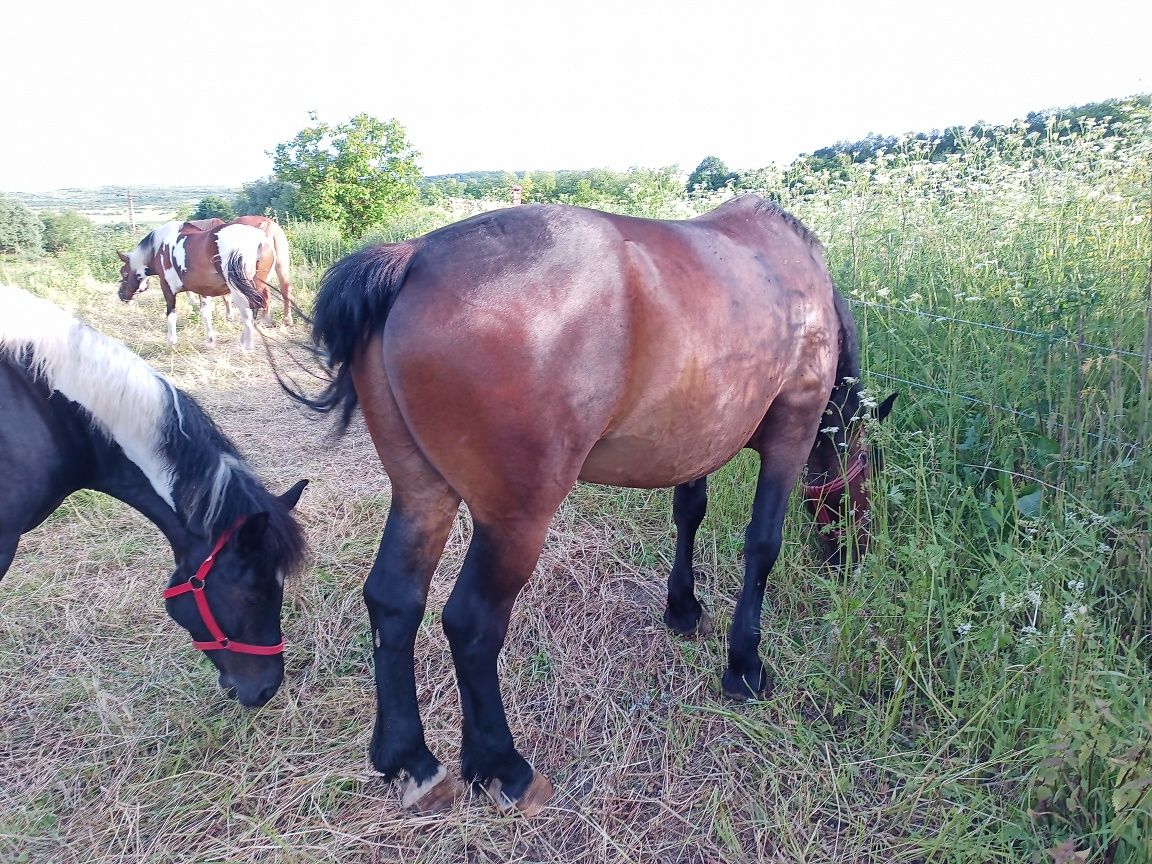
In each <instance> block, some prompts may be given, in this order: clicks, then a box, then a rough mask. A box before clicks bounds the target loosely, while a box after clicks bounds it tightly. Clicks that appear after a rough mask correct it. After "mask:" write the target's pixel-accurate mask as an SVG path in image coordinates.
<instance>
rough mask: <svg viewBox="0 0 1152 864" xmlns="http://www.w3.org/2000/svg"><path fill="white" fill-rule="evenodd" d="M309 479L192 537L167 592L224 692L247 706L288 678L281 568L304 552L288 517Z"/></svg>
mask: <svg viewBox="0 0 1152 864" xmlns="http://www.w3.org/2000/svg"><path fill="white" fill-rule="evenodd" d="M306 483H307V481H300V482H299V483H297V484H296V485H295V486H293V487H292V488H291V489H289V490H288V491H287V492H285V493H284V494H283V495H280V496H277V497H271V496H269V498H270V500H267V501H266V502H265V505H264V506H266V507H268V509H267V510H263V511H261V512H259V513H255V514H252V515H247V516H240V517H238V518H236V519H235V520H234V521H233V522H232V523H231V524H230V526H229V527H227V528H225V529H224V530H223V531H222V532H220V533H219V534H218V535H216V536H212V535H209V536H204V537H196V538H190V542H189V545H188V548H187V549H186V550H185V554H184V557H183V559H182V560H180V562H179V564H178V566H177V568H176V571H175V572H174V573H173V574H172V578H171V579H170V580H169V583H168V588H167V589H165V591H164V599H165V605H166V607H167V610H168V614H169V615H170V616H171V617H172V619H173V620H174V621H176V623H177V624H179V625H180V626H181V627H183V628H184V629H185V630H187V631H188V633H189V634H190V635H191V636H192V645H193V647H194V648H196V649H198V650H200V651H203V652H204V653H205V654H206V655H207V657H208V659H209V660H210V661H211V662H212V665H214V666H215V667H216V670H217V672H218V673H219V678H220V686H221V687H222V688H223V689H224V690H225V692H227V693H228V695H229V696H232V697H233V698H235V699H237V700H238V701H239V702H240V703H241V704H242V705H244V706H245V707H248V708H256V707H259V706H261V705H263V704H264V703H266V702H267V701H268V700H269V699H271V698H272V696H273V695H274V694H275V693H276V691H277V689H279V687H280V683H281V681H282V680H283V678H284V654H283V652H284V641H283V639H282V637H281V635H280V609H281V604H282V602H283V599H284V570H285V569H286V568H287V567H289V566H294V563H293V562H295V561H297V560H298V559H299V555H300V538H299V534H298V532H297V531H295V530H294V527H295V526H294V523H292V521H291V517H290V516H289V515H288V514H289V512H290V511H291V510H292V509H293V508H294V507H295V506H296V502H297V501H298V500H299V498H300V493H301V492H302V491H303V490H304V486H305V485H306Z"/></svg>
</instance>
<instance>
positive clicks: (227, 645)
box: [164, 516, 284, 654]
mask: <svg viewBox="0 0 1152 864" xmlns="http://www.w3.org/2000/svg"><path fill="white" fill-rule="evenodd" d="M244 518H245V517H243V516H241V517H240V518H239V519H237V520H236V524H235V525H233V526H232V527H231V528H229V529H228V530H227V531H225V532H224V533H223V534H221V535H220V539H219V540H217V541H216V545H215V546H214V547H212V552H211V553H210V554H209V555H208V557H207V558H205V559H204V563H203V564H201V565H200V568H199V569H198V570H197V571H196V575H195V576H193V577H191V578H190V579H189V580H188V581H187V582H185V583H184V584H183V585H174V586H172V587H171V588H165V589H164V599H165V600H171V599H172V598H173V597H179V596H180V595H181V594H187V593H188V592H189V591H191V592H192V597H193V599H195V601H196V608H198V609H199V610H200V618H201V620H202V621H203V622H204V626H205V627H207V628H208V632H209V633H211V634H212V636H213V638H214V639H215V641H214V642H197V641H196V640H195V639H193V640H192V647H193V648H195V649H196V650H197V651H219V650H221V649H223V650H225V651H234V652H236V653H237V654H280V653H283V651H284V640H283V639H281V640H280V641H279V643H277V644H276V645H248V644H247V643H245V642H234V641H233V640H231V639H229V638H228V637H227V636H225V635H224V631H223V630H221V629H220V625H219V624H217V623H216V618H215V616H214V615H213V614H212V610H211V608H209V606H208V597H207V596H206V595H205V594H204V580H205V579H207V578H208V573H209V572H210V571H211V570H212V565H213V564H215V563H216V555H217V554H218V553H219V552H220V550H221V549H223V548H224V544H225V543H227V542H228V541H229V540H230V539H231V538H232V535H233V534H235V533H236V531H237V530H238V529H239V528H240V526H241V525H243V524H244Z"/></svg>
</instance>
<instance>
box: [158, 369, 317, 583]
mask: <svg viewBox="0 0 1152 864" xmlns="http://www.w3.org/2000/svg"><path fill="white" fill-rule="evenodd" d="M172 397H173V401H172V411H171V413H170V415H169V417H168V420H167V422H166V423H165V424H164V426H163V429H162V431H161V435H162V441H163V445H164V450H165V452H166V453H167V454H169V456H170V458H171V459H172V463H173V474H174V480H175V482H174V487H173V491H174V496H173V497H174V498H175V500H176V502H177V507H178V508H180V513H181V515H182V516H183V517H184V518H185V519H186V520H187V521H188V522H189V523H192V524H195V525H198V526H201V527H202V528H203V530H204V532H205V533H206V534H207V535H208V536H210V537H217V536H219V535H220V534H221V533H222V532H223V531H225V530H226V529H228V528H229V527H231V526H232V525H234V524H236V521H237V520H238V519H239V518H240V517H241V516H249V515H251V514H253V513H267V514H268V529H267V531H266V533H265V535H264V540H263V543H262V545H263V547H264V549H265V552H266V554H268V555H270V556H271V557H272V558H273V559H275V560H276V561H278V562H279V568H280V569H281V570H283V571H285V572H286V573H290V572H293V571H295V570H296V569H298V568H299V566H300V565H301V564H302V563H303V560H304V551H305V548H304V547H305V544H304V535H303V533H302V532H301V531H300V527H299V526H298V525H297V524H296V521H295V519H293V518H292V516H291V515H290V513H289V508H288V507H287V506H286V505H285V504H284V503H283V502H282V501H281V500H280V499H279V498H277V497H276V496H275V495H272V494H271V493H270V492H269V491H268V490H267V489H265V488H264V485H263V484H262V483H261V482H260V480H259V479H258V478H257V477H256V475H255V474H254V473H253V472H252V469H251V468H250V467H249V465H248V463H247V462H246V461H245V460H244V457H243V456H241V455H240V453H239V452H238V451H237V449H236V447H235V445H234V444H233V443H232V442H231V440H229V438H228V436H227V435H225V434H224V433H223V432H222V431H220V428H219V427H218V426H217V425H216V424H215V422H213V420H212V418H211V417H209V416H208V414H207V413H205V411H204V409H203V408H201V407H200V405H199V403H197V401H196V400H195V399H193V398H192V397H191V396H190V395H188V394H187V393H185V392H184V391H183V390H180V389H178V388H175V387H173V388H172Z"/></svg>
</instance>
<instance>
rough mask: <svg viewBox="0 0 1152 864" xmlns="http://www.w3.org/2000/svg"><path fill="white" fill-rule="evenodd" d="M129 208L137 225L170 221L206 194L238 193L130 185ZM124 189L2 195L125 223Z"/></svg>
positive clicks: (212, 188)
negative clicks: (130, 197)
mask: <svg viewBox="0 0 1152 864" xmlns="http://www.w3.org/2000/svg"><path fill="white" fill-rule="evenodd" d="M130 188H131V192H132V209H133V210H134V212H135V216H136V221H137V222H138V223H148V222H158V221H162V220H164V219H169V218H171V217H172V216H173V215H175V214H176V213H177V212H178V211H180V210H185V209H189V208H192V207H195V206H196V203H197V202H198V201H199V200H200V199H201V198H204V197H206V196H208V195H217V196H220V197H222V198H233V197H235V196H236V194H237V193H238V192H239V191H240V190H239V189H236V188H235V187H232V186H132V187H130ZM128 191H129V187H127V186H101V187H99V188H97V189H54V190H52V191H51V192H42V193H32V192H5V193H4V194H5V195H6V196H8V197H9V198H15V199H16V200H17V201H22V202H23V203H24V204H26V205H27V206H28V207H29V208H31V209H32V210H37V211H41V210H77V211H79V212H81V213H83V214H84V215H86V216H89V217H91V218H92V219H93V221H96V222H127V221H128Z"/></svg>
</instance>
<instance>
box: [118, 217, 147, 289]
mask: <svg viewBox="0 0 1152 864" xmlns="http://www.w3.org/2000/svg"><path fill="white" fill-rule="evenodd" d="M148 236H149V237H151V236H152V235H151V234H149V235H148ZM147 239H148V238H145V240H147ZM140 248H141V247H140V246H137V247H136V248H135V249H134V250H133V251H132V253H131V254H129V255H125V254H124V253H123V252H117V253H116V254H117V255H119V256H120V261H121V262H122V263H121V265H120V290H119V291H118V292H117V294H118V296H119V297H120V299H121V300H122V301H124V302H125V303H127V302H128V301H129V300H131V299H132V298H134V297H135V296H136V295H137V294H139V293H140V292H142V291H143V290H144V289H145V288H147V287H148V277H149V276H151V275H152V268H151V266H150V261H148V260H146V259H144V255H143V254H142V253H141V252H140ZM133 259H135V260H133Z"/></svg>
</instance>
